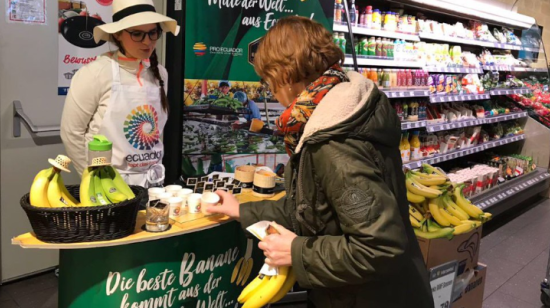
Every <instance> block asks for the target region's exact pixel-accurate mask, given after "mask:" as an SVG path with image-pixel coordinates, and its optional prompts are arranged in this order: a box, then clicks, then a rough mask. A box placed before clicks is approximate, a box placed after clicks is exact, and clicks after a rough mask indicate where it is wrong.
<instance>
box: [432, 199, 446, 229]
mask: <svg viewBox="0 0 550 308" xmlns="http://www.w3.org/2000/svg"><path fill="white" fill-rule="evenodd" d="M437 201H438V200H432V201H431V202H430V204H429V207H430V213H431V214H432V217H433V218H434V219H435V221H436V222H437V223H438V224H440V225H441V226H443V227H448V226H450V225H451V223H450V222H449V221H448V220H447V219H445V217H443V215H441V212H440V209H439V205H438V204H437V203H436V202H437Z"/></svg>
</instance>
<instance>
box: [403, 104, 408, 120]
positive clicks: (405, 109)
mask: <svg viewBox="0 0 550 308" xmlns="http://www.w3.org/2000/svg"><path fill="white" fill-rule="evenodd" d="M403 117H404V118H405V119H407V118H408V117H409V104H408V103H407V102H403Z"/></svg>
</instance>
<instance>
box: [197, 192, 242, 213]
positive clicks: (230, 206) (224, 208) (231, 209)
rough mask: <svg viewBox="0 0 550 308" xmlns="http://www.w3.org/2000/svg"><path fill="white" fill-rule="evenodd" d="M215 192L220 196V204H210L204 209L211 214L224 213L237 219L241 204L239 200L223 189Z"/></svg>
mask: <svg viewBox="0 0 550 308" xmlns="http://www.w3.org/2000/svg"><path fill="white" fill-rule="evenodd" d="M216 194H218V196H220V198H221V200H220V201H221V203H222V204H221V205H219V206H210V207H208V208H207V209H206V211H207V212H209V213H213V214H224V215H227V216H229V217H231V218H234V219H237V220H239V218H241V215H240V207H241V205H240V204H239V201H238V200H237V198H235V196H233V195H232V194H230V193H228V192H226V191H223V190H218V191H216Z"/></svg>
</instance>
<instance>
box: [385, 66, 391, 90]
mask: <svg viewBox="0 0 550 308" xmlns="http://www.w3.org/2000/svg"><path fill="white" fill-rule="evenodd" d="M390 87H391V72H390V71H389V70H386V71H385V72H384V88H386V89H388V88H390Z"/></svg>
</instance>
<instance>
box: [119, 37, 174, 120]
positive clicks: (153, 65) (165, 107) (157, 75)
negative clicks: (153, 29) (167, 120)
mask: <svg viewBox="0 0 550 308" xmlns="http://www.w3.org/2000/svg"><path fill="white" fill-rule="evenodd" d="M158 28H160V26H158ZM111 38H112V40H113V42H114V43H115V45H116V46H117V47H118V50H119V51H120V52H121V53H122V54H123V55H126V52H125V51H124V47H122V43H121V42H120V41H119V40H117V39H116V38H115V36H114V35H112V36H111ZM149 62H150V63H151V66H150V69H151V72H153V76H155V78H156V79H157V80H158V81H159V87H160V89H159V90H160V91H159V92H160V103H161V105H162V110H164V111H165V112H168V99H167V98H166V92H164V80H163V79H162V77H161V76H160V71H159V67H158V65H159V61H158V57H157V49H156V48H155V49H154V50H153V53H152V54H151V57H149Z"/></svg>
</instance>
